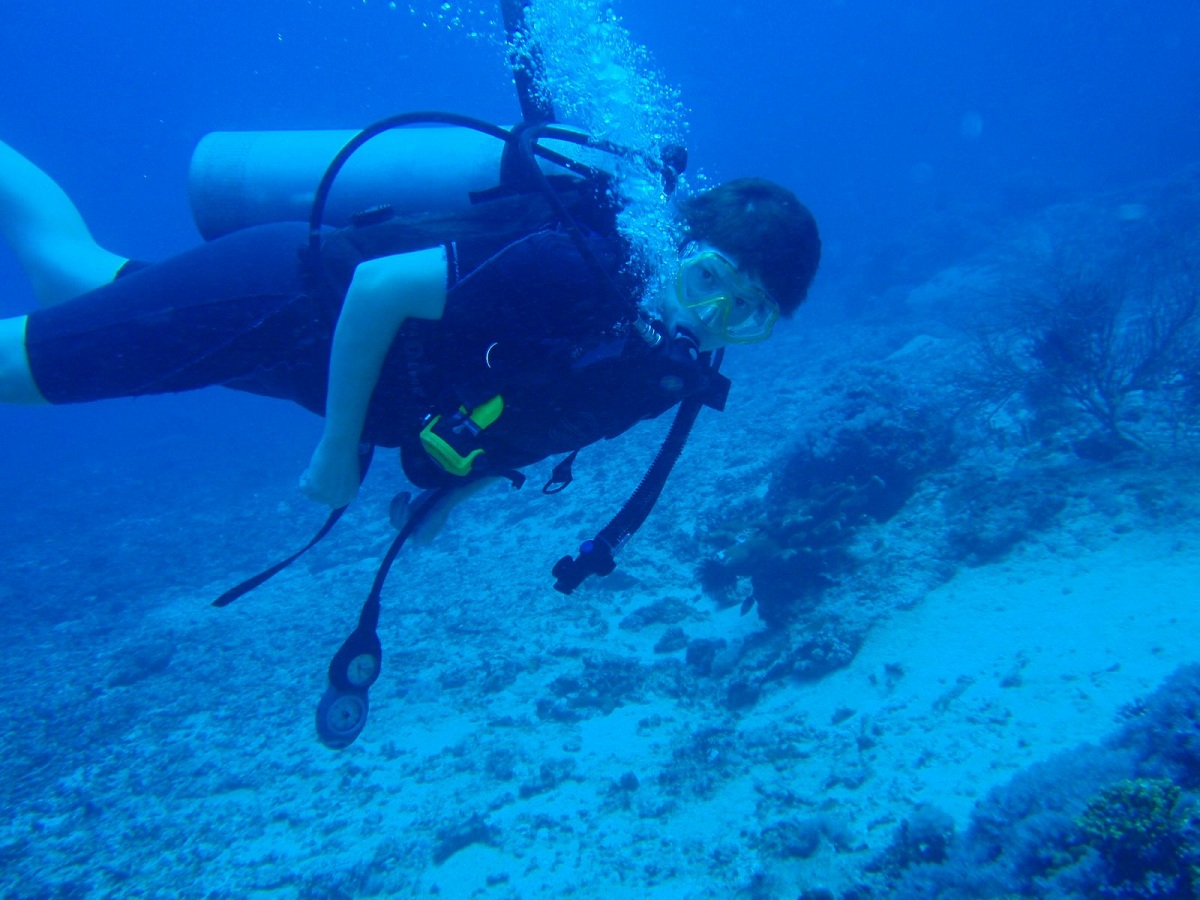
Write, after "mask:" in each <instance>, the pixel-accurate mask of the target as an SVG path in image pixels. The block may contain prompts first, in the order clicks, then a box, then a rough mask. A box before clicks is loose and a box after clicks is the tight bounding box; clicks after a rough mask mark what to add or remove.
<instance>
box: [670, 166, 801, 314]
mask: <svg viewBox="0 0 1200 900" xmlns="http://www.w3.org/2000/svg"><path fill="white" fill-rule="evenodd" d="M679 212H680V220H681V224H682V226H683V233H684V245H685V246H684V257H683V258H684V259H685V260H686V259H687V247H688V245H707V246H708V247H710V248H713V249H715V250H717V251H719V252H720V253H721V254H722V255H724V256H725V257H726V258H727V259H728V260H731V261H734V262H736V264H737V268H738V271H739V272H740V273H741V274H742V275H743V276H748V277H750V278H753V279H756V280H757V281H758V282H759V284H760V285H761V286H762V287H763V288H765V289H766V292H767V294H768V295H769V296H770V297H771V298H772V299H773V300H774V301H775V303H776V304H777V305H778V307H779V313H780V314H781V315H783V316H791V315H792V314H793V313H794V312H795V311H796V310H797V309H799V307H800V304H801V303H803V302H804V298H805V297H806V296H807V295H808V287H809V285H810V284H812V280H813V276H814V275H816V274H817V266H818V264H819V263H820V261H821V237H820V235H819V234H818V233H817V223H816V220H815V219H813V215H812V213H811V212H809V211H808V208H807V207H805V205H804V204H803V203H801V202H800V201H799V200H798V199H796V195H795V194H793V193H792V192H791V191H789V190H788V189H787V188H785V187H781V186H780V185H778V184H776V183H775V182H773V181H767V180H766V179H764V178H738V179H735V180H733V181H727V182H725V183H724V184H719V185H717V186H716V187H715V188H713V189H711V190H708V191H704V192H703V193H701V194H697V195H696V196H694V197H688V198H687V199H685V200H683V201H682V202H681V203H680V206H679Z"/></svg>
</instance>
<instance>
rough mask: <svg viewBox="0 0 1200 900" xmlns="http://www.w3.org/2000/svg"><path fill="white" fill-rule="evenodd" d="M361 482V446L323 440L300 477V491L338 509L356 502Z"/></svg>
mask: <svg viewBox="0 0 1200 900" xmlns="http://www.w3.org/2000/svg"><path fill="white" fill-rule="evenodd" d="M361 480H362V472H361V471H360V470H359V467H358V446H357V445H351V446H349V447H346V446H341V445H339V444H334V443H331V442H329V441H326V440H325V439H322V440H321V442H320V443H319V444H317V449H316V450H315V451H314V452H313V456H312V462H310V463H309V464H308V469H307V471H305V473H304V474H303V475H301V476H300V490H301V491H303V492H304V494H305V496H306V497H308V498H309V499H310V500H315V501H317V502H318V503H324V504H325V505H327V506H332V507H333V508H334V509H338V508H339V507H342V506H345V505H346V504H347V503H349V502H350V501H351V500H353V499H354V497H355V495H356V494H357V493H358V485H359V482H360V481H361Z"/></svg>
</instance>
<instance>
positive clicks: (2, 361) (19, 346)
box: [0, 316, 46, 406]
mask: <svg viewBox="0 0 1200 900" xmlns="http://www.w3.org/2000/svg"><path fill="white" fill-rule="evenodd" d="M27 319H28V316H17V317H16V318H13V319H0V402H3V403H20V404H23V405H26V406H34V405H40V404H43V403H46V398H45V397H43V396H42V392H41V391H40V390H38V386H37V382H35V381H34V380H33V371H32V370H31V369H30V368H29V354H28V353H26V351H25V323H26V320H27Z"/></svg>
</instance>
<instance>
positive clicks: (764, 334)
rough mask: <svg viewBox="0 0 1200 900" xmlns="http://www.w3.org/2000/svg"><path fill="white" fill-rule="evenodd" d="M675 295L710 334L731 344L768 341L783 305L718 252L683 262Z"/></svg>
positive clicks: (700, 253) (689, 257)
mask: <svg viewBox="0 0 1200 900" xmlns="http://www.w3.org/2000/svg"><path fill="white" fill-rule="evenodd" d="M675 294H676V296H677V297H678V298H679V303H680V304H681V305H682V306H683V308H684V309H686V310H688V311H689V312H691V314H692V315H693V316H695V317H696V319H697V321H698V322H699V323H700V324H701V325H703V326H704V328H705V330H706V331H708V332H709V333H710V334H711V335H713V336H714V337H717V338H720V339H721V340H723V341H725V342H726V343H729V344H754V343H757V342H758V341H765V340H766V339H767V338H768V337H770V336H771V329H772V328H774V327H775V322H776V321H777V320H778V319H779V304H777V303H776V302H775V301H774V300H772V299H771V296H770V295H769V294H768V293H767V292H766V291H765V290H764V289H763V287H762V285H760V284H759V283H758V282H757V281H756V280H755V279H753V278H751V277H749V276H748V275H744V274H742V273H741V272H739V271H738V269H737V266H735V265H734V264H733V262H732V261H730V260H729V259H728V257H726V256H724V255H723V254H721V253H719V252H718V251H716V250H703V249H696V250H694V251H693V252H691V253H689V254H688V255H687V256H685V257H684V258H683V261H682V262H680V264H679V275H678V277H677V278H676V281H675Z"/></svg>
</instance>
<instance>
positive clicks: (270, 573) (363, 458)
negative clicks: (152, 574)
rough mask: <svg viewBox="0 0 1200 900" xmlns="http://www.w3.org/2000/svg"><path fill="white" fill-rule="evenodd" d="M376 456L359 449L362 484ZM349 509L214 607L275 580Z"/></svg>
mask: <svg viewBox="0 0 1200 900" xmlns="http://www.w3.org/2000/svg"><path fill="white" fill-rule="evenodd" d="M374 455H375V448H374V447H373V446H372V445H370V444H363V445H362V446H361V447H360V448H359V451H358V469H359V473H360V483H361V479H364V478H366V477H367V470H368V469H369V468H371V459H372V458H373V457H374ZM349 508H350V507H349V504H347V505H346V506H340V507H338V508H337V509H335V510H334V511H333V512H331V513H330V514H329V518H328V519H326V520H325V524H324V525H322V526H321V530H320V531H318V532H317V533H316V534H315V535H313V539H312V540H311V541H309V542H308V543H307V544H305V545H304V546H303V547H302V548H301V549H300V550H297V551H296V552H295V553H293V554H292V555H291V556H289V557H288V558H287V559H284V560H280V561H279V562H277V563H275V565H273V566H271V568H269V569H265V570H264V571H262V572H259V573H258V574H257V575H255V576H254V577H253V578H247V579H246V580H245V581H243V582H242V583H241V584H239V585H236V586H235V587H231V588H230V589H229V590H227V591H226V592H225V593H223V594H222V595H221V596H220V597H218V598H217V599H216V600H214V601H213V603H212V605H213V606H228V605H229V604H230V603H232V602H233V601H234V600H236V599H237V598H238V597H241V596H242V595H243V594H248V593H250V592H251V591H252V590H254V589H255V588H256V587H258V586H259V585H261V584H263V583H264V582H267V581H270V580H271V579H272V578H274V577H275V576H276V575H278V574H279V573H280V572H282V571H283V570H284V569H286V568H287V567H288V566H290V565H291V564H292V563H294V562H295V561H296V560H298V559H299V558H300V557H301V556H303V555H304V554H305V553H307V552H308V551H309V550H311V549H312V548H313V547H315V546H316V545H317V544H319V543H320V542H321V540H322V538H324V537H325V535H327V534H329V532H330V531H332V530H333V526H334V525H336V524H337V523H338V519H340V518H341V517H342V513H344V512H345V511H346V510H347V509H349Z"/></svg>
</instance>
